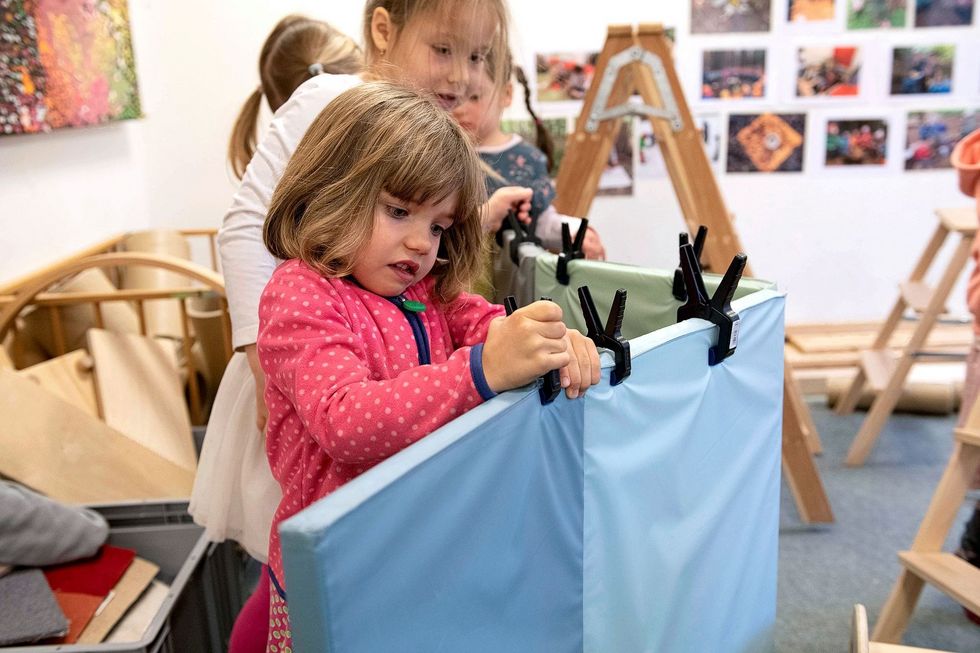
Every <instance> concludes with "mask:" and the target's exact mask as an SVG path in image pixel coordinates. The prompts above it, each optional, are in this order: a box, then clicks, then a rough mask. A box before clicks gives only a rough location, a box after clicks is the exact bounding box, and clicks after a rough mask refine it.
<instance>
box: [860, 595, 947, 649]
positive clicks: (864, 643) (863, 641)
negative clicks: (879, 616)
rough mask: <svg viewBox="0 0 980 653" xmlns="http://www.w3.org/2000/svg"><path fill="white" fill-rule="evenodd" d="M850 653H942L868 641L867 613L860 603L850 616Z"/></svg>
mask: <svg viewBox="0 0 980 653" xmlns="http://www.w3.org/2000/svg"><path fill="white" fill-rule="evenodd" d="M851 653H943V651H940V650H937V649H934V648H918V647H916V646H902V645H901V644H886V643H885V642H872V641H870V640H869V639H868V612H867V610H865V609H864V606H863V605H861V604H860V603H857V604H855V605H854V612H853V613H852V614H851Z"/></svg>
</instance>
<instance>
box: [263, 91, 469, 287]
mask: <svg viewBox="0 0 980 653" xmlns="http://www.w3.org/2000/svg"><path fill="white" fill-rule="evenodd" d="M382 191H385V192H387V193H389V194H390V195H393V196H395V197H397V198H399V199H401V200H403V201H412V202H419V203H422V202H429V201H434V202H439V201H442V200H443V199H444V198H446V197H448V196H449V195H450V194H451V193H453V192H455V193H457V195H456V211H455V214H454V216H453V225H452V227H450V228H449V229H447V230H446V231H445V232H444V233H443V236H442V244H441V254H440V259H438V260H437V261H436V265H435V266H434V267H433V268H432V272H431V274H432V275H434V276H435V277H436V292H437V294H438V296H439V298H440V299H441V300H442V301H443V302H449V301H452V299H454V298H455V297H456V296H457V295H459V293H460V292H461V291H462V290H464V289H465V288H468V287H469V286H470V284H471V282H472V281H473V280H474V279H476V278H477V276H478V275H479V274H480V272H481V269H482V261H483V247H484V240H483V227H482V225H481V222H480V206H481V205H482V204H483V203H484V202H485V201H486V187H485V184H484V178H483V172H482V171H481V169H480V164H479V158H478V157H477V155H476V152H475V151H474V150H473V147H472V146H471V145H470V143H469V139H468V138H467V136H466V134H464V133H463V131H462V129H461V128H460V127H459V125H458V124H457V123H456V121H455V120H453V119H452V117H451V116H450V115H449V114H448V113H446V112H445V111H443V110H442V109H440V108H439V107H437V106H436V105H435V104H433V103H432V102H431V101H430V100H429V99H427V98H425V97H423V96H422V95H420V94H418V93H417V92H415V91H413V90H410V89H406V88H403V87H400V86H396V85H394V84H390V83H387V82H372V83H367V84H362V85H360V86H357V87H355V88H353V89H351V90H348V91H345V92H344V93H341V94H340V95H338V96H337V98H336V99H335V100H333V102H331V103H330V104H328V105H327V107H326V108H325V109H324V110H323V111H322V112H321V113H320V115H319V116H317V118H316V120H314V121H313V124H312V125H310V127H309V129H307V131H306V135H305V136H303V139H302V140H301V141H300V143H299V145H298V146H297V148H296V152H295V153H294V154H293V157H292V158H291V159H290V160H289V164H288V165H287V166H286V170H285V172H284V173H283V176H282V180H281V181H280V182H279V186H278V187H277V188H276V191H275V193H274V194H273V196H272V202H271V205H270V207H269V215H268V217H267V218H266V221H265V229H264V233H263V236H264V238H265V246H266V247H267V248H268V250H269V251H270V252H271V253H272V255H273V256H276V257H277V258H280V259H290V258H298V259H301V260H302V261H303V262H305V263H306V264H307V265H309V266H310V267H312V268H313V269H315V270H317V271H318V272H320V274H322V275H323V276H325V277H343V276H346V275H348V274H350V273H351V269H352V268H353V264H354V260H355V257H356V256H357V255H358V253H359V252H360V251H361V250H362V248H363V247H364V246H365V245H366V244H367V242H368V240H369V239H370V238H371V233H372V230H373V228H374V214H375V208H376V205H377V202H378V197H379V196H380V194H381V192H382Z"/></svg>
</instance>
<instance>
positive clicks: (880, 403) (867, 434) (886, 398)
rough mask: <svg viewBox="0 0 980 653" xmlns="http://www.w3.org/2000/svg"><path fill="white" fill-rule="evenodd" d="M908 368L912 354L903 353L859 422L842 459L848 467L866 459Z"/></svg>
mask: <svg viewBox="0 0 980 653" xmlns="http://www.w3.org/2000/svg"><path fill="white" fill-rule="evenodd" d="M910 369H912V356H911V355H910V354H905V355H904V356H903V357H902V358H901V360H899V362H898V365H897V366H896V368H895V370H894V372H892V377H891V380H890V381H889V382H888V386H887V387H886V388H885V389H884V390H882V391H881V394H879V395H878V396H877V397H875V400H874V402H872V404H871V410H870V411H869V412H868V416H867V417H866V418H865V419H864V422H863V423H862V424H861V429H860V430H859V431H858V433H857V435H856V436H855V437H854V441H853V442H852V443H851V448H850V449H848V451H847V458H846V459H845V460H844V464H846V465H848V466H850V467H860V466H861V465H863V464H864V461H865V460H867V459H868V456H869V455H870V454H871V449H872V448H873V447H874V445H875V442H876V441H877V440H878V435H879V434H880V433H881V429H882V427H884V425H885V422H887V421H888V417H889V416H890V415H891V414H892V411H893V410H894V409H895V404H897V403H898V398H899V397H900V396H901V395H902V388H903V387H904V386H905V378H906V377H907V376H908V373H909V370H910Z"/></svg>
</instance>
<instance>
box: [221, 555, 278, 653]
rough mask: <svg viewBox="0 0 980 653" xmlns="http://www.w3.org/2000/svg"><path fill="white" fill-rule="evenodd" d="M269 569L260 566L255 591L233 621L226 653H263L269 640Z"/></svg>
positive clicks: (270, 584)
mask: <svg viewBox="0 0 980 653" xmlns="http://www.w3.org/2000/svg"><path fill="white" fill-rule="evenodd" d="M271 586H272V583H270V582H269V568H268V567H267V566H266V565H262V571H261V572H260V573H259V582H258V584H257V585H256V586H255V591H254V592H252V595H251V596H250V597H248V600H247V601H245V605H243V606H242V610H241V612H239V613H238V617H237V618H236V619H235V625H234V626H232V629H231V639H230V640H229V641H228V653H264V651H265V649H266V641H267V640H268V639H269V602H270V601H271V598H272V597H271V596H270V594H269V592H270V590H269V588H270V587H271Z"/></svg>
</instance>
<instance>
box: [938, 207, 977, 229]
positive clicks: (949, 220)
mask: <svg viewBox="0 0 980 653" xmlns="http://www.w3.org/2000/svg"><path fill="white" fill-rule="evenodd" d="M936 215H937V216H938V217H939V221H940V222H942V223H943V226H945V227H946V228H947V229H949V230H950V231H956V232H959V233H962V234H967V235H972V234H974V233H976V231H977V208H976V207H975V206H959V207H956V208H954V209H936Z"/></svg>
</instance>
